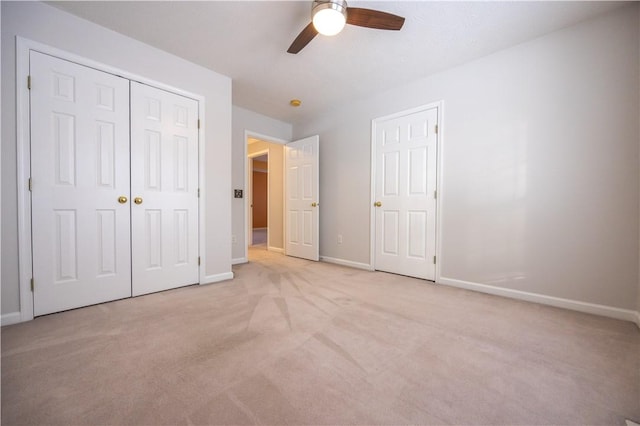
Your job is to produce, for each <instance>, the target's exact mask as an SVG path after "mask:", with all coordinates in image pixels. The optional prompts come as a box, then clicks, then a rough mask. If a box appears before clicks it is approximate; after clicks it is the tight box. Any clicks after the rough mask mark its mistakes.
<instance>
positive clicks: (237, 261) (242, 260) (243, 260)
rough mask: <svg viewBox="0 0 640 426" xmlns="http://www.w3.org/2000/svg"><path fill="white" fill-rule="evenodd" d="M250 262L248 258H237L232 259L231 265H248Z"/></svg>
mask: <svg viewBox="0 0 640 426" xmlns="http://www.w3.org/2000/svg"><path fill="white" fill-rule="evenodd" d="M248 261H249V260H247V258H246V257H237V258H235V259H231V264H232V265H239V264H241V263H247V262H248Z"/></svg>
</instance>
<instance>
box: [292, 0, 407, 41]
mask: <svg viewBox="0 0 640 426" xmlns="http://www.w3.org/2000/svg"><path fill="white" fill-rule="evenodd" d="M311 16H312V21H311V22H310V23H309V25H307V26H306V27H305V28H304V29H303V30H302V32H301V33H300V34H298V37H296V39H295V40H293V43H291V46H289V49H288V50H287V52H288V53H294V54H295V53H298V52H299V51H301V50H302V49H303V48H304V47H305V46H306V45H307V44H309V42H310V41H311V40H313V38H314V37H315V36H316V35H318V33H320V34H324V35H335V34H338V33H339V32H340V31H342V28H344V25H345V24H350V25H357V26H359V27H367V28H374V29H377V30H395V31H398V30H400V29H401V28H402V25H403V24H404V18H403V17H402V16H397V15H393V14H391V13H387V12H381V11H379V10H373V9H363V8H359V7H348V6H347V2H346V1H345V0H314V1H313V6H312V7H311Z"/></svg>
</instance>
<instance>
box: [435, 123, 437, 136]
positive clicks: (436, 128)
mask: <svg viewBox="0 0 640 426" xmlns="http://www.w3.org/2000/svg"><path fill="white" fill-rule="evenodd" d="M435 132H436V135H437V134H438V125H437V124H436V128H435Z"/></svg>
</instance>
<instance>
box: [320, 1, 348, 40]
mask: <svg viewBox="0 0 640 426" xmlns="http://www.w3.org/2000/svg"><path fill="white" fill-rule="evenodd" d="M312 15H313V26H314V27H315V29H316V30H318V32H319V33H320V34H322V35H326V36H332V35H336V34H338V33H339V32H340V31H342V29H343V28H344V26H345V24H346V23H347V2H346V1H343V0H330V1H322V0H316V1H314V2H313V9H312Z"/></svg>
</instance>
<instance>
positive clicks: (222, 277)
mask: <svg viewBox="0 0 640 426" xmlns="http://www.w3.org/2000/svg"><path fill="white" fill-rule="evenodd" d="M232 279H233V272H224V273H222V274H214V275H207V276H206V277H204V282H203V283H200V285H205V284H212V283H217V282H220V281H226V280H232Z"/></svg>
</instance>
